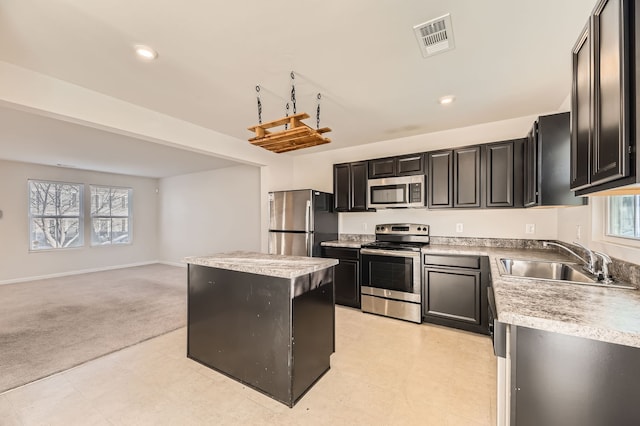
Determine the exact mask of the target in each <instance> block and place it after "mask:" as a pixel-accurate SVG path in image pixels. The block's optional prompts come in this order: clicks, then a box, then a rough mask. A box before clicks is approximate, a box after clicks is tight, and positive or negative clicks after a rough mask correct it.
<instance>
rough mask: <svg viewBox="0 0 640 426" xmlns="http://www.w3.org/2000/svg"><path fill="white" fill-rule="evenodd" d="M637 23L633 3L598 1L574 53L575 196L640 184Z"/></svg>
mask: <svg viewBox="0 0 640 426" xmlns="http://www.w3.org/2000/svg"><path fill="white" fill-rule="evenodd" d="M638 23H640V7H636V2H634V1H631V0H600V1H598V3H597V4H596V7H595V9H594V11H593V14H592V16H591V17H590V20H589V23H588V24H587V27H586V28H585V29H584V30H583V31H582V32H581V34H580V37H579V38H578V41H577V42H576V45H575V46H574V49H573V51H572V56H573V90H572V103H571V107H572V114H573V118H572V124H573V128H572V130H573V133H572V138H573V140H572V145H571V150H572V151H571V160H572V165H571V188H572V189H574V190H576V194H578V195H584V194H590V193H594V192H599V191H603V190H607V189H611V188H616V187H620V186H624V185H629V184H634V183H637V182H639V181H640V176H638V173H637V170H638V167H639V163H640V159H638V156H637V143H636V140H637V139H638V132H639V131H640V129H638V126H637V114H638V108H637V106H636V103H637V100H638V93H639V92H638V91H639V90H640V89H639V88H638V85H637V83H638V82H637V81H636V80H637V75H636V74H637V69H638V58H639V57H640V46H639V44H640V32H639V31H638Z"/></svg>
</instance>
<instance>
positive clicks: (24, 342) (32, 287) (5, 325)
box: [0, 264, 187, 393]
mask: <svg viewBox="0 0 640 426" xmlns="http://www.w3.org/2000/svg"><path fill="white" fill-rule="evenodd" d="M186 298H187V270H186V269H185V268H180V267H175V266H167V265H162V264H153V265H147V266H139V267H134V268H126V269H117V270H112V271H105V272H95V273H90V274H82V275H74V276H69V277H62V278H52V279H46V280H39V281H30V282H24V283H18V284H8V285H0V393H2V392H4V391H6V390H8V389H11V388H14V387H16V386H20V385H23V384H25V383H29V382H32V381H34V380H37V379H39V378H42V377H46V376H48V375H50V374H53V373H56V372H59V371H63V370H66V369H68V368H71V367H74V366H76V365H78V364H82V363H83V362H86V361H89V360H91V359H94V358H97V357H100V356H102V355H105V354H107V353H110V352H113V351H116V350H118V349H121V348H124V347H126V346H130V345H133V344H135V343H138V342H141V341H143V340H146V339H149V338H151V337H155V336H158V335H161V334H164V333H167V332H169V331H171V330H175V329H177V328H179V327H183V326H185V325H186V318H187V314H186V311H187V308H186Z"/></svg>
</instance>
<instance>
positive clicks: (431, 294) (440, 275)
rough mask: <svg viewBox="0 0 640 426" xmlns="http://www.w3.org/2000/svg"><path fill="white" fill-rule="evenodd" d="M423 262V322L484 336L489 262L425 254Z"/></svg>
mask: <svg viewBox="0 0 640 426" xmlns="http://www.w3.org/2000/svg"><path fill="white" fill-rule="evenodd" d="M423 261H424V271H423V274H424V275H423V295H422V303H423V319H424V321H425V322H430V323H434V324H439V325H444V326H448V327H454V328H459V329H462V330H467V331H473V332H476V333H481V334H488V333H489V326H488V313H487V312H488V307H487V288H488V284H489V259H488V258H487V257H486V256H462V255H441V254H425V255H424V259H423Z"/></svg>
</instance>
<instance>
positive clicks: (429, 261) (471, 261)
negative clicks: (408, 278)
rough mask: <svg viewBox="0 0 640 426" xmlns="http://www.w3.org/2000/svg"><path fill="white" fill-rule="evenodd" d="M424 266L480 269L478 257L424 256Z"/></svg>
mask: <svg viewBox="0 0 640 426" xmlns="http://www.w3.org/2000/svg"><path fill="white" fill-rule="evenodd" d="M424 264H425V265H435V266H450V267H454V268H472V269H480V256H452V255H441V254H425V255H424Z"/></svg>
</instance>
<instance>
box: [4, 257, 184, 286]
mask: <svg viewBox="0 0 640 426" xmlns="http://www.w3.org/2000/svg"><path fill="white" fill-rule="evenodd" d="M154 263H165V264H167V265H168V264H169V263H167V262H160V261H159V260H151V261H148V262H136V263H128V264H126V265H115V266H104V267H101V268H91V269H79V270H76V271H69V272H60V273H57V274H47V275H36V276H33V277H25V278H15V279H11V280H3V281H0V285H4V284H18V283H23V282H26V281H36V280H46V279H48V278H59V277H67V276H70V275H80V274H88V273H91V272H102V271H110V270H113V269H123V268H132V267H134V266H145V265H153V264H154ZM174 266H181V265H174Z"/></svg>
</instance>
